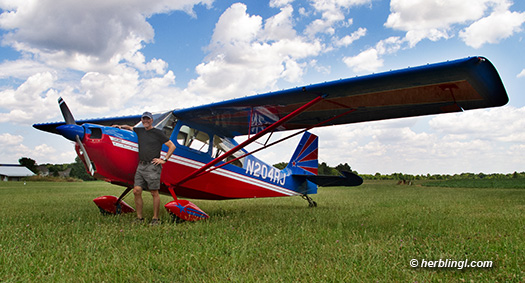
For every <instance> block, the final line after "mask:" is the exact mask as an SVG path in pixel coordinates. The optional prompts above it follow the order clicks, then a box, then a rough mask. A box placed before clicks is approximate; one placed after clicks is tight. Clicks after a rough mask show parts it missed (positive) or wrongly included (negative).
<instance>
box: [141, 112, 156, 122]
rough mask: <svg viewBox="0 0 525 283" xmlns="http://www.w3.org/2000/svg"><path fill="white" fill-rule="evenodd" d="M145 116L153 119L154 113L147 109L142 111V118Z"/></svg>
mask: <svg viewBox="0 0 525 283" xmlns="http://www.w3.org/2000/svg"><path fill="white" fill-rule="evenodd" d="M144 117H148V118H150V119H151V120H153V115H152V114H151V112H148V111H146V112H144V113H142V118H144Z"/></svg>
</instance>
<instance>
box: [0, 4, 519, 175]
mask: <svg viewBox="0 0 525 283" xmlns="http://www.w3.org/2000/svg"><path fill="white" fill-rule="evenodd" d="M524 36H525V3H524V2H523V1H516V0H515V1H511V0H464V1H455V0H440V1H437V0H415V1H414V0H392V1H375V0H324V1H291V0H272V1H255V0H251V1H239V2H233V1H213V0H203V1H199V0H183V1H181V0H159V1H155V2H153V3H151V2H150V1H139V0H137V1H128V0H113V1H102V0H101V1H89V2H87V1H61V0H40V1H18V0H1V1H0V43H1V46H0V97H1V98H2V99H1V101H0V118H1V119H0V121H1V122H0V163H17V161H18V159H19V158H21V157H30V158H33V159H35V160H36V161H37V163H39V164H43V163H69V162H73V160H74V157H75V153H74V150H73V145H72V144H71V143H70V142H68V141H67V140H65V139H63V138H61V137H59V136H57V135H52V134H48V133H44V132H40V131H37V130H35V129H33V128H32V127H31V125H32V124H34V123H40V122H48V121H49V122H51V121H59V120H61V119H62V117H61V115H60V111H59V109H58V105H57V99H58V97H60V96H62V97H63V98H64V99H65V100H66V101H67V103H68V104H69V106H70V108H71V109H72V111H73V114H74V115H75V117H76V118H77V119H79V118H92V117H105V116H115V115H127V114H137V113H141V112H143V111H144V110H151V111H161V110H170V109H174V108H185V107H191V106H196V105H200V104H203V103H210V102H215V101H221V100H225V99H232V98H237V97H243V96H246V95H252V94H256V93H264V92H267V91H272V90H279V89H286V88H289V87H295V86H300V85H308V84H312V83H319V82H323V81H330V80H337V79H340V78H348V77H354V76H359V75H366V74H370V73H377V72H384V71H389V70H394V69H401V68H406V67H409V66H418V65H424V64H427V63H435V62H440V61H446V60H453V59H458V58H464V57H468V56H478V55H481V56H485V57H487V58H488V59H489V60H490V61H491V62H492V63H493V64H494V65H495V66H496V68H497V69H498V71H499V73H500V75H501V77H502V80H503V83H504V85H505V87H506V89H507V92H508V95H509V98H510V102H509V104H508V105H507V106H505V107H500V108H494V109H483V110H475V111H467V112H464V113H457V114H446V115H438V116H427V117H419V118H410V119H398V120H388V121H380V122H371V123H360V124H354V125H345V126H337V127H329V128H322V129H316V130H314V131H313V132H314V133H315V134H317V135H319V136H320V161H321V162H326V163H328V164H329V165H332V166H335V165H337V164H339V163H349V164H350V165H351V166H352V168H353V169H354V170H357V171H358V172H360V173H370V174H374V173H375V172H380V173H385V174H386V173H393V172H404V173H412V174H427V173H430V174H435V173H439V174H443V173H446V174H454V173H461V172H475V173H477V172H485V173H492V172H502V173H510V172H514V171H525V161H523V160H525V158H524V157H525V133H524V131H523V128H525V95H524V94H523V86H525V56H523V50H524V47H525V44H524V41H523V38H524ZM297 142H298V140H291V141H290V142H288V143H286V144H284V145H282V146H278V147H274V148H271V149H268V150H265V151H262V152H261V153H260V154H258V156H259V157H260V158H262V159H264V160H267V161H268V162H269V163H277V162H280V161H288V159H289V157H290V156H291V154H292V152H293V149H294V147H295V143H297Z"/></svg>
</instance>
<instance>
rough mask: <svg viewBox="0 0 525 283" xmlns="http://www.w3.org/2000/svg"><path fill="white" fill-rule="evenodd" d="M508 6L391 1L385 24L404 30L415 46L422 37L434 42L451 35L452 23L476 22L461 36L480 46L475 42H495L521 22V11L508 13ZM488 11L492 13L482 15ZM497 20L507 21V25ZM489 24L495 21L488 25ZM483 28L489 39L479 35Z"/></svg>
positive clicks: (483, 1)
mask: <svg viewBox="0 0 525 283" xmlns="http://www.w3.org/2000/svg"><path fill="white" fill-rule="evenodd" d="M510 6H511V4H510V2H509V1H508V0H463V1H456V0H442V1H434V0H392V1H391V2H390V10H391V14H390V15H389V17H388V19H387V21H386V23H385V26H386V27H389V28H393V29H396V30H402V31H406V32H407V33H406V39H407V40H408V41H409V43H410V46H411V47H414V46H415V45H416V44H417V43H418V42H419V41H421V40H423V39H430V40H432V41H437V40H440V39H448V38H450V37H453V36H455V30H454V26H455V25H464V24H468V23H469V22H472V21H477V22H475V23H474V24H473V25H472V26H471V27H470V28H467V29H466V30H464V31H463V32H462V33H461V36H462V38H464V39H465V40H466V42H467V44H469V45H470V44H472V45H473V46H479V45H480V44H482V43H480V42H478V41H482V42H494V41H495V40H499V39H501V38H504V37H506V36H507V34H509V33H512V32H513V31H515V29H516V26H519V25H521V23H519V22H520V13H511V12H509V11H508V9H509V8H510ZM490 10H492V11H494V13H493V14H491V15H490V16H488V17H486V18H484V16H485V15H486V13H487V12H488V11H490ZM503 15H507V16H511V18H512V19H509V18H507V19H503V18H501V17H500V16H503ZM498 19H499V20H503V21H504V22H506V23H507V26H506V25H505V24H502V22H500V21H498ZM490 23H495V24H493V25H491V26H488V25H489V24H490ZM518 23H519V24H518ZM483 27H485V28H489V29H488V31H489V34H488V38H487V34H484V35H481V34H479V31H480V30H481V29H483ZM493 31H494V32H493ZM498 32H502V33H503V34H499V33H498ZM479 37H481V38H483V39H479Z"/></svg>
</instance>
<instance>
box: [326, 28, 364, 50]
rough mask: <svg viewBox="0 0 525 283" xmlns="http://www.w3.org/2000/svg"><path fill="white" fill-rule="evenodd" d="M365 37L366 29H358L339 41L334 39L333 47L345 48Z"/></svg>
mask: <svg viewBox="0 0 525 283" xmlns="http://www.w3.org/2000/svg"><path fill="white" fill-rule="evenodd" d="M365 35H366V28H359V29H357V30H356V31H355V32H353V33H352V34H350V35H347V36H345V37H343V38H341V39H339V38H334V45H335V46H337V47H341V46H345V47H346V46H349V45H350V44H352V43H353V42H354V41H356V40H358V39H359V38H361V37H363V36H365Z"/></svg>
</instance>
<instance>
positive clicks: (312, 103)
mask: <svg viewBox="0 0 525 283" xmlns="http://www.w3.org/2000/svg"><path fill="white" fill-rule="evenodd" d="M324 97H325V96H324V95H323V96H318V97H316V98H315V99H313V100H311V101H310V102H308V103H306V104H305V105H303V106H301V107H299V108H297V109H296V110H294V111H292V112H291V113H290V114H288V115H286V116H284V117H283V118H281V119H280V120H279V121H277V122H275V123H273V124H271V125H270V126H268V127H267V128H265V129H264V130H262V131H260V132H258V133H257V134H255V135H254V136H253V137H251V138H249V139H247V140H245V141H244V142H242V143H241V144H239V145H237V146H236V147H234V148H232V149H230V150H229V151H227V152H225V153H223V154H222V155H221V156H219V157H217V158H215V159H213V160H212V161H210V162H209V163H208V164H206V165H204V166H202V167H201V168H199V169H197V170H195V171H194V172H193V173H191V174H189V175H188V176H186V177H185V178H184V179H182V180H180V181H179V182H178V183H176V184H175V185H173V187H177V186H180V185H182V184H183V183H186V182H187V181H189V180H191V179H193V178H195V177H197V176H198V175H199V174H200V173H202V172H204V171H205V170H206V169H208V168H210V167H212V166H213V165H215V164H217V163H219V162H220V161H222V160H223V159H225V158H227V157H228V156H230V155H232V154H234V153H235V152H237V151H239V150H240V149H242V148H244V147H246V146H247V145H249V144H251V143H252V142H254V141H256V140H257V139H259V138H260V137H262V136H263V135H265V134H266V133H268V132H270V131H273V130H274V129H275V128H277V127H279V126H280V125H282V124H284V123H286V122H287V121H289V120H290V119H292V118H294V117H295V116H297V115H299V114H301V113H302V112H304V111H305V110H306V109H308V108H310V107H311V106H313V105H314V104H316V103H318V102H320V101H321V100H323V99H324Z"/></svg>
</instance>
